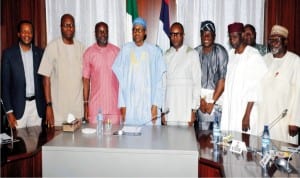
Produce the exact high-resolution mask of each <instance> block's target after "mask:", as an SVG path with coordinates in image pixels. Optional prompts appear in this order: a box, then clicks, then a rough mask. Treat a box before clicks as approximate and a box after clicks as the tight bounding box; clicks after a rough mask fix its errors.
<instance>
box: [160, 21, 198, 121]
mask: <svg viewBox="0 0 300 178" xmlns="http://www.w3.org/2000/svg"><path fill="white" fill-rule="evenodd" d="M170 34H171V37H170V38H171V43H172V47H171V48H170V49H168V50H167V51H166V53H165V55H164V58H165V61H166V64H167V75H166V88H167V91H166V106H165V107H166V108H169V109H170V113H169V114H168V115H167V116H166V121H167V125H188V124H189V125H192V124H193V122H194V121H195V111H196V109H198V108H199V106H200V92H201V67H200V62H199V57H198V54H197V52H196V51H195V50H194V49H192V48H190V47H188V46H186V45H183V36H184V30H183V27H182V25H181V24H180V23H174V24H173V25H172V26H171V30H170Z"/></svg>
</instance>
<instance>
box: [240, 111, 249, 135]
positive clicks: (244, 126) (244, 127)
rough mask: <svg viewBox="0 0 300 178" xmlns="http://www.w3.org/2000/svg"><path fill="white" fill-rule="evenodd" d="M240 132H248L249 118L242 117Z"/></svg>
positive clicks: (246, 116)
mask: <svg viewBox="0 0 300 178" xmlns="http://www.w3.org/2000/svg"><path fill="white" fill-rule="evenodd" d="M242 130H243V131H245V132H247V131H248V130H250V116H248V115H245V116H244V117H243V121H242Z"/></svg>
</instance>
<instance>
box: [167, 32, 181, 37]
mask: <svg viewBox="0 0 300 178" xmlns="http://www.w3.org/2000/svg"><path fill="white" fill-rule="evenodd" d="M182 35H183V33H181V32H170V37H177V36H182Z"/></svg>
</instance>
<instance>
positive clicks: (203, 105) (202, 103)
mask: <svg viewBox="0 0 300 178" xmlns="http://www.w3.org/2000/svg"><path fill="white" fill-rule="evenodd" d="M206 105H207V103H206V101H205V99H204V98H201V100H200V111H201V112H202V113H206Z"/></svg>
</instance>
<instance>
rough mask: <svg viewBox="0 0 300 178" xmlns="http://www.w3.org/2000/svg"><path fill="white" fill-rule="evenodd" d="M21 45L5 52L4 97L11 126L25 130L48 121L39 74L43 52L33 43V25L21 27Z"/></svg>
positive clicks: (2, 74) (3, 72)
mask: <svg viewBox="0 0 300 178" xmlns="http://www.w3.org/2000/svg"><path fill="white" fill-rule="evenodd" d="M17 35H18V39H19V44H18V45H15V46H13V47H11V48H9V49H6V50H5V51H4V53H3V58H2V60H1V63H2V65H1V89H2V91H1V97H2V100H3V103H4V108H5V109H6V111H5V112H6V115H7V118H8V122H9V126H10V127H12V128H22V127H29V126H36V125H41V123H42V118H45V108H46V104H45V97H44V93H43V85H42V76H41V75H39V74H38V73H37V70H38V68H39V65H40V62H41V58H42V55H43V50H42V49H40V48H38V47H36V46H34V45H33V44H32V40H33V24H32V23H31V22H30V21H27V20H23V21H21V22H20V23H19V24H18V33H17Z"/></svg>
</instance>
